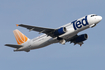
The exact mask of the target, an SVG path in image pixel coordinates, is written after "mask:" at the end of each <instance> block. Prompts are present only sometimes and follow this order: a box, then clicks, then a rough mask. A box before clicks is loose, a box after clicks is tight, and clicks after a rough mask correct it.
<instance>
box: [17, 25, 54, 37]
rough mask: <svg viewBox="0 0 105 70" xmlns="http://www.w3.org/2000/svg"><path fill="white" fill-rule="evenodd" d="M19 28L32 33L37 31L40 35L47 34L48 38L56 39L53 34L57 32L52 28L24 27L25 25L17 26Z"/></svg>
mask: <svg viewBox="0 0 105 70" xmlns="http://www.w3.org/2000/svg"><path fill="white" fill-rule="evenodd" d="M17 26H21V27H24V28H27V29H29V30H30V31H32V30H33V31H37V32H39V34H40V33H45V34H47V35H48V36H51V37H54V36H53V32H54V31H55V30H56V29H51V28H43V27H37V26H30V25H24V24H17Z"/></svg>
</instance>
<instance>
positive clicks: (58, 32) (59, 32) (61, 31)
mask: <svg viewBox="0 0 105 70" xmlns="http://www.w3.org/2000/svg"><path fill="white" fill-rule="evenodd" d="M66 31H67V30H66V28H65V27H61V28H59V29H57V30H56V31H55V32H54V36H59V35H62V34H64V33H65V32H66Z"/></svg>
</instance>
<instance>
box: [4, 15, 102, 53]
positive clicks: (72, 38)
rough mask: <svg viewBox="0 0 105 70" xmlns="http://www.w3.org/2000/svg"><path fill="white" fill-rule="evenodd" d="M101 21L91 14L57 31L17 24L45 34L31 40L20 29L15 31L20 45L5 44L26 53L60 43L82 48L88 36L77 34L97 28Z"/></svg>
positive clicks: (99, 17) (100, 18) (98, 17)
mask: <svg viewBox="0 0 105 70" xmlns="http://www.w3.org/2000/svg"><path fill="white" fill-rule="evenodd" d="M101 20H102V17H101V16H98V15H96V14H90V15H87V16H84V17H82V18H80V19H77V20H75V21H73V22H70V23H68V24H66V25H63V26H61V27H58V28H56V29H52V28H44V27H37V26H31V25H25V24H16V25H17V26H20V27H24V28H27V29H29V31H36V32H39V34H40V33H44V34H42V35H40V36H38V37H36V38H34V39H29V38H28V37H26V36H25V35H24V34H23V33H21V32H20V31H19V30H18V29H16V30H14V31H13V33H14V36H15V38H16V41H17V44H18V45H15V44H5V46H9V47H12V48H15V49H14V51H25V52H29V51H30V50H33V49H38V48H42V47H45V46H48V45H50V44H53V43H60V44H63V45H64V44H65V43H66V42H70V43H74V45H76V44H79V45H80V46H81V45H82V44H84V43H83V42H84V41H85V40H87V39H88V35H87V34H81V35H77V34H78V33H79V32H80V31H83V30H85V29H87V28H93V27H95V26H96V25H97V24H98V23H99V22H100V21H101Z"/></svg>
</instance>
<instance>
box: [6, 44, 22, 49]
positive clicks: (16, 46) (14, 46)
mask: <svg viewBox="0 0 105 70" xmlns="http://www.w3.org/2000/svg"><path fill="white" fill-rule="evenodd" d="M5 46H8V47H12V48H20V47H23V46H22V45H13V44H5Z"/></svg>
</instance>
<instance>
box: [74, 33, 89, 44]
mask: <svg viewBox="0 0 105 70" xmlns="http://www.w3.org/2000/svg"><path fill="white" fill-rule="evenodd" d="M87 38H88V35H87V34H82V35H79V36H78V37H77V38H76V39H75V41H74V42H75V43H79V42H83V41H85V40H87Z"/></svg>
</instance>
